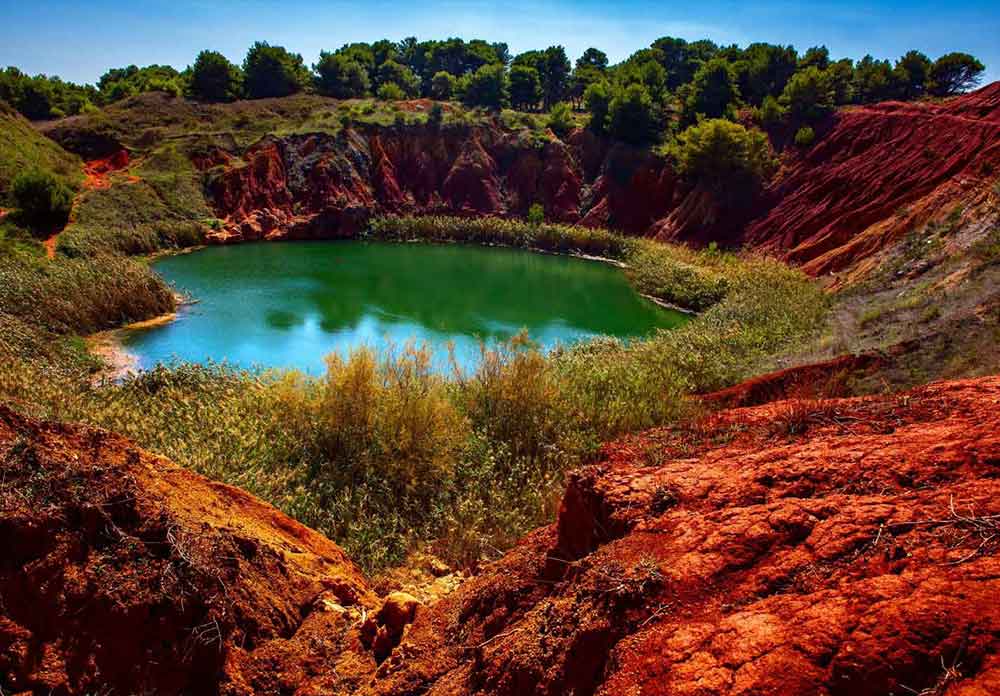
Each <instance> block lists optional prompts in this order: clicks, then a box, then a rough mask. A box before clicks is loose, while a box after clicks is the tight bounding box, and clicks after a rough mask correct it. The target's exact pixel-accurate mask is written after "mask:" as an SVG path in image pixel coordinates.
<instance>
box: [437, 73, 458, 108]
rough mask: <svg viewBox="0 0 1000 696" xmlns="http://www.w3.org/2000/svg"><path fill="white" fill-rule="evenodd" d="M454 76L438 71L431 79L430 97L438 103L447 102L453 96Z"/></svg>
mask: <svg viewBox="0 0 1000 696" xmlns="http://www.w3.org/2000/svg"><path fill="white" fill-rule="evenodd" d="M455 82H456V79H455V76H454V75H452V74H451V73H450V72H445V71H444V70H439V71H438V72H436V73H434V77H432V78H431V97H432V98H434V99H438V100H440V101H448V100H449V99H451V98H452V96H454V94H455Z"/></svg>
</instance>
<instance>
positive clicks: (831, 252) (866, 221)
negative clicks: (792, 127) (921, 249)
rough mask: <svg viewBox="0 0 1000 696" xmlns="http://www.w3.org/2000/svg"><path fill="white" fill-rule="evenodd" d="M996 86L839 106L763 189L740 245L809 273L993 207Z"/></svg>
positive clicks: (999, 100) (999, 136)
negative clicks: (763, 205) (946, 96)
mask: <svg viewBox="0 0 1000 696" xmlns="http://www.w3.org/2000/svg"><path fill="white" fill-rule="evenodd" d="M998 176H1000V82H997V83H994V84H992V85H989V86H988V87H985V88H983V89H981V90H979V91H977V92H973V93H972V94H969V95H965V96H962V97H958V98H955V99H952V100H950V101H947V102H944V103H940V104H931V103H920V102H918V103H898V102H888V103H885V104H877V105H874V106H868V107H856V108H850V109H846V110H844V111H843V112H841V113H839V114H838V115H836V116H835V117H834V119H833V122H832V125H831V126H830V128H829V131H828V132H825V133H820V135H819V137H818V138H817V144H816V145H815V146H814V147H813V148H812V149H811V150H810V151H809V152H808V153H806V154H805V155H804V156H803V157H802V158H801V159H799V160H797V161H795V162H794V163H792V164H791V165H790V166H789V167H788V168H787V170H786V171H785V172H783V174H782V176H781V177H780V179H779V180H778V181H777V182H776V183H775V184H774V185H773V186H772V189H771V190H770V191H769V192H768V194H767V195H768V198H769V199H770V204H771V208H770V210H768V211H767V213H766V214H765V215H763V216H761V217H759V218H758V219H757V220H754V221H752V222H751V223H750V224H749V225H748V226H747V228H746V233H745V240H746V242H747V243H748V244H749V245H751V246H753V247H756V248H761V249H764V250H767V251H771V252H774V253H776V254H778V255H780V256H783V257H784V258H785V259H786V260H788V261H790V262H792V263H795V264H801V265H803V267H804V269H805V270H806V271H807V272H808V273H811V274H813V275H822V274H825V273H830V272H835V271H841V270H844V269H847V268H850V267H852V266H854V265H855V264H859V263H860V264H862V265H865V264H866V262H867V263H871V258H872V255H873V254H875V252H878V251H879V250H881V249H884V248H886V247H887V246H889V245H890V244H891V243H893V242H895V241H897V240H899V239H900V238H902V237H903V236H904V235H905V234H906V233H907V232H908V231H910V230H912V229H914V228H915V227H919V226H920V225H922V224H925V223H927V222H928V221H932V220H940V219H943V218H945V217H947V215H948V214H949V213H952V211H955V210H956V208H960V211H959V214H962V211H964V215H965V218H967V219H974V217H975V209H976V208H977V207H979V206H982V205H983V204H985V203H987V202H988V201H990V200H991V198H992V200H993V202H995V201H996V198H997V194H996V192H995V191H994V186H995V184H996V182H997V181H998Z"/></svg>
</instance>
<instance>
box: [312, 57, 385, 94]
mask: <svg viewBox="0 0 1000 696" xmlns="http://www.w3.org/2000/svg"><path fill="white" fill-rule="evenodd" d="M313 70H315V71H316V90H317V91H318V92H319V93H320V94H325V95H327V96H330V97H336V98H337V99H354V98H358V97H363V96H365V95H366V94H368V91H369V89H370V88H371V82H370V80H369V78H368V71H367V70H365V68H364V66H363V65H361V64H360V63H358V62H357V61H355V60H351V58H349V57H348V56H345V55H340V54H335V53H328V52H326V51H323V52H321V53H320V54H319V62H318V63H316V65H314V66H313Z"/></svg>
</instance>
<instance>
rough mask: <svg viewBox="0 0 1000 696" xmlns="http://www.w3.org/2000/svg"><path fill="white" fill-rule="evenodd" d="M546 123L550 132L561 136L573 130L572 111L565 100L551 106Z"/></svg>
mask: <svg viewBox="0 0 1000 696" xmlns="http://www.w3.org/2000/svg"><path fill="white" fill-rule="evenodd" d="M546 125H547V126H548V127H549V128H551V129H552V132H553V133H555V134H556V135H558V136H559V137H562V136H564V135H566V134H567V133H569V132H570V131H571V130H573V126H574V123H573V111H572V110H571V109H570V108H569V104H567V103H566V102H559V103H558V104H556V105H555V106H553V107H552V110H551V111H550V112H549V118H548V121H547V122H546Z"/></svg>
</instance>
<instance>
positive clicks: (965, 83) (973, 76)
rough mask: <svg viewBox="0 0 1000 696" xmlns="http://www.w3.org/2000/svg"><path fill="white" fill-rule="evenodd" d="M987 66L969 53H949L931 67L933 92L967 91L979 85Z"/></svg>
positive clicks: (940, 94) (955, 92) (939, 93)
mask: <svg viewBox="0 0 1000 696" xmlns="http://www.w3.org/2000/svg"><path fill="white" fill-rule="evenodd" d="M985 69H986V68H985V66H984V65H983V64H982V63H981V62H979V60H978V59H977V58H975V57H974V56H971V55H969V54H968V53H957V52H956V53H948V54H946V55H943V56H941V57H940V58H938V59H937V60H936V61H934V65H933V66H931V69H930V75H929V77H930V82H931V93H932V94H934V95H937V96H941V97H944V96H948V95H951V94H958V93H960V92H966V91H968V90H970V89H973V88H974V87H976V86H978V85H979V83H980V81H981V80H982V74H983V71H984V70H985Z"/></svg>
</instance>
